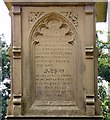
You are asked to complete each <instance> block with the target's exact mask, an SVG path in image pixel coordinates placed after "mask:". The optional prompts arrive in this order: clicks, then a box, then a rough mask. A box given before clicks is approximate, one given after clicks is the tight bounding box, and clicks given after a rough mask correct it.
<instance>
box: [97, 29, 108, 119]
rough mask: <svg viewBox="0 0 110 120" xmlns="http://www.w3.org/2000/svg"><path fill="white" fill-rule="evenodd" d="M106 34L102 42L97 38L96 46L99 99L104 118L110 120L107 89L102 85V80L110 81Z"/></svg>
mask: <svg viewBox="0 0 110 120" xmlns="http://www.w3.org/2000/svg"><path fill="white" fill-rule="evenodd" d="M98 34H105V32H103V31H98ZM107 35H108V41H107V42H104V41H102V40H99V39H98V38H97V47H98V49H99V58H98V64H99V76H100V77H99V78H100V79H99V89H98V90H99V92H98V93H99V99H100V101H101V103H102V114H103V119H104V120H110V95H108V94H107V89H106V87H105V86H104V83H103V81H108V82H110V56H109V54H108V51H109V50H110V35H109V34H107Z"/></svg>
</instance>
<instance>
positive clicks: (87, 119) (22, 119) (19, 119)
mask: <svg viewBox="0 0 110 120" xmlns="http://www.w3.org/2000/svg"><path fill="white" fill-rule="evenodd" d="M6 120H102V117H101V116H74V117H31V116H16V117H14V116H8V117H7V118H6Z"/></svg>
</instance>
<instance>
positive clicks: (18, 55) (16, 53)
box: [12, 46, 21, 59]
mask: <svg viewBox="0 0 110 120" xmlns="http://www.w3.org/2000/svg"><path fill="white" fill-rule="evenodd" d="M12 52H13V58H14V59H20V58H21V48H20V47H15V46H13V50H12Z"/></svg>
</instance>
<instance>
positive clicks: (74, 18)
mask: <svg viewBox="0 0 110 120" xmlns="http://www.w3.org/2000/svg"><path fill="white" fill-rule="evenodd" d="M46 14H48V13H45V12H29V13H28V24H29V27H31V26H32V24H33V23H34V22H36V21H37V20H38V19H39V18H41V17H43V16H44V15H46ZM59 14H61V15H62V16H64V17H65V18H67V19H69V20H70V21H71V22H72V23H73V25H74V27H75V28H76V27H78V14H77V13H74V12H73V11H68V12H60V13H59Z"/></svg>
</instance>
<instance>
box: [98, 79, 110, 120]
mask: <svg viewBox="0 0 110 120" xmlns="http://www.w3.org/2000/svg"><path fill="white" fill-rule="evenodd" d="M103 81H104V80H103V79H100V81H99V89H98V90H99V99H100V101H101V103H102V114H103V119H104V120H110V95H108V94H107V89H106V87H105V86H104V83H103Z"/></svg>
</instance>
